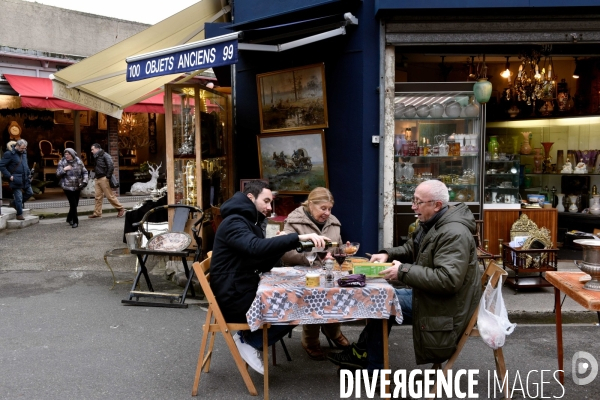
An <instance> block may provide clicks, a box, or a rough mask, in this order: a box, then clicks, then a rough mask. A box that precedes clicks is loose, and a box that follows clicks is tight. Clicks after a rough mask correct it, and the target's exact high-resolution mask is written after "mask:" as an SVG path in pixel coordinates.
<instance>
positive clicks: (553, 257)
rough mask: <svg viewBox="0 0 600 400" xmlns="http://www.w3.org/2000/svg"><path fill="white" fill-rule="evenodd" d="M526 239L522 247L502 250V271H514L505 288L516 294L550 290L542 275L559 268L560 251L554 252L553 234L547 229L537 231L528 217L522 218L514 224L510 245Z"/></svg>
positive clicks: (506, 246)
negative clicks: (531, 290) (546, 287)
mask: <svg viewBox="0 0 600 400" xmlns="http://www.w3.org/2000/svg"><path fill="white" fill-rule="evenodd" d="M524 236H526V237H527V239H526V240H525V242H524V243H523V245H522V246H521V247H513V246H511V245H510V244H505V245H504V246H503V247H502V252H503V254H502V263H503V267H504V269H506V268H509V269H512V270H513V271H514V277H510V278H507V279H506V284H507V285H508V286H511V287H512V288H514V289H515V291H516V290H518V289H519V288H522V287H525V288H533V287H544V286H550V284H549V283H548V282H547V281H546V279H545V278H544V276H543V275H542V274H543V273H544V272H546V271H556V268H557V254H558V249H556V248H553V243H552V240H551V239H550V232H549V231H548V229H546V228H541V229H538V228H537V226H536V225H535V223H533V222H532V221H531V220H529V218H527V215H523V216H521V218H520V219H519V220H517V221H516V222H515V223H514V224H513V228H512V229H511V241H512V240H513V239H514V238H516V237H524ZM519 274H520V275H519ZM523 274H526V275H523Z"/></svg>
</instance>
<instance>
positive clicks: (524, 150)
mask: <svg viewBox="0 0 600 400" xmlns="http://www.w3.org/2000/svg"><path fill="white" fill-rule="evenodd" d="M521 135H523V143H521V154H524V155H527V154H531V145H530V144H529V135H531V132H521Z"/></svg>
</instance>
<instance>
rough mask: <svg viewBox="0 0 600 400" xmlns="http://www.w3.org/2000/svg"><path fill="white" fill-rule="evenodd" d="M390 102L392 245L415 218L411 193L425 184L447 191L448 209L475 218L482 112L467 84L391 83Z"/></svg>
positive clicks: (478, 203) (477, 209)
mask: <svg viewBox="0 0 600 400" xmlns="http://www.w3.org/2000/svg"><path fill="white" fill-rule="evenodd" d="M395 88H396V93H395V99H394V123H395V136H394V149H393V151H394V182H395V189H396V190H395V198H396V203H395V207H394V243H395V245H397V244H398V243H401V241H402V237H403V236H405V235H406V234H407V232H408V227H409V225H410V224H411V223H412V222H414V220H415V216H414V212H413V210H412V208H411V201H412V198H413V195H414V191H415V189H416V187H417V186H418V185H419V184H420V183H421V182H423V181H426V180H429V179H438V180H441V181H442V182H444V183H445V184H446V186H448V190H449V195H450V203H451V204H455V203H457V202H464V203H466V204H467V205H468V206H469V208H470V209H471V211H472V212H473V214H475V217H476V218H478V216H479V214H480V204H481V199H482V193H481V192H482V191H481V184H480V183H481V167H482V166H481V160H480V159H481V155H480V149H481V140H482V135H481V133H482V123H481V115H482V110H481V108H482V106H481V105H479V104H477V102H476V100H475V98H474V96H473V92H472V90H473V83H472V82H438V83H396V85H395Z"/></svg>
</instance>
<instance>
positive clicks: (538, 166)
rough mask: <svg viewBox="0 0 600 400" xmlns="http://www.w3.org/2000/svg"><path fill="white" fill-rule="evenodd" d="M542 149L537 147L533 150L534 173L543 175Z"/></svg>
mask: <svg viewBox="0 0 600 400" xmlns="http://www.w3.org/2000/svg"><path fill="white" fill-rule="evenodd" d="M541 153H542V149H541V148H539V147H536V148H535V149H533V154H534V155H533V173H534V174H541V173H542V161H543V160H544V156H543V155H542V154H541Z"/></svg>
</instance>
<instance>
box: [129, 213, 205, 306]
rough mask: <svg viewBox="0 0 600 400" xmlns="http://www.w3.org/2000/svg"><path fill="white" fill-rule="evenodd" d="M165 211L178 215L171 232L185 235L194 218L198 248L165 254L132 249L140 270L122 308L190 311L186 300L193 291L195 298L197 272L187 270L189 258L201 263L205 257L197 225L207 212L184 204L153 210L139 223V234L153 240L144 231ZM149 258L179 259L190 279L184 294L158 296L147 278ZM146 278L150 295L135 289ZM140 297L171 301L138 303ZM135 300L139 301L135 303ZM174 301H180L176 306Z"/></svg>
mask: <svg viewBox="0 0 600 400" xmlns="http://www.w3.org/2000/svg"><path fill="white" fill-rule="evenodd" d="M165 209H167V210H168V209H174V210H175V213H174V215H173V220H172V223H171V229H170V232H183V231H184V230H185V227H186V225H187V223H188V221H190V220H191V219H193V218H196V221H195V222H193V225H192V228H191V230H192V234H193V237H194V240H195V242H196V246H195V248H193V247H191V248H188V249H184V250H181V251H166V250H149V249H145V248H139V249H131V253H132V254H136V255H137V258H138V261H139V264H140V267H139V269H138V273H137V275H136V277H135V279H134V280H133V286H132V288H131V291H130V292H129V298H128V299H127V300H121V303H123V304H129V305H136V306H155V307H180V308H187V304H185V298H186V296H187V292H188V290H189V291H190V293H191V295H192V296H196V293H195V291H194V286H193V285H192V279H193V277H194V271H193V270H191V271H190V269H189V268H188V263H187V257H188V256H190V255H191V254H194V262H196V261H198V260H200V258H201V257H202V238H201V237H200V235H199V233H198V225H200V223H201V222H202V221H203V220H204V212H203V211H202V210H201V209H200V208H198V207H195V206H188V205H183V204H169V205H164V206H158V207H154V208H153V209H152V210H150V211H148V212H147V213H146V214H145V215H144V217H143V218H142V220H141V221H140V222H136V223H134V224H133V226H134V227H135V226H137V227H138V229H139V231H140V232H141V233H142V234H143V235H144V236H145V237H146V238H147V239H148V240H150V239H152V236H153V235H152V233H150V232H148V231H147V230H146V228H145V223H146V221H147V220H148V219H149V218H150V216H151V215H152V214H154V213H155V212H158V211H160V210H165ZM149 255H155V256H169V257H180V258H181V262H182V264H183V269H184V272H185V276H186V277H187V283H186V285H185V288H184V290H183V293H181V294H177V293H175V294H174V293H161V292H155V291H154V289H153V287H152V283H151V282H150V277H149V275H148V270H147V269H146V260H147V258H148V256H149ZM142 275H143V276H144V279H145V281H146V284H147V286H148V291H141V290H136V286H137V285H138V283H139V281H140V278H141V276H142ZM140 297H154V298H162V299H167V300H169V303H159V302H146V301H139V299H140ZM133 298H135V299H136V300H133ZM174 301H177V302H176V303H174Z"/></svg>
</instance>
